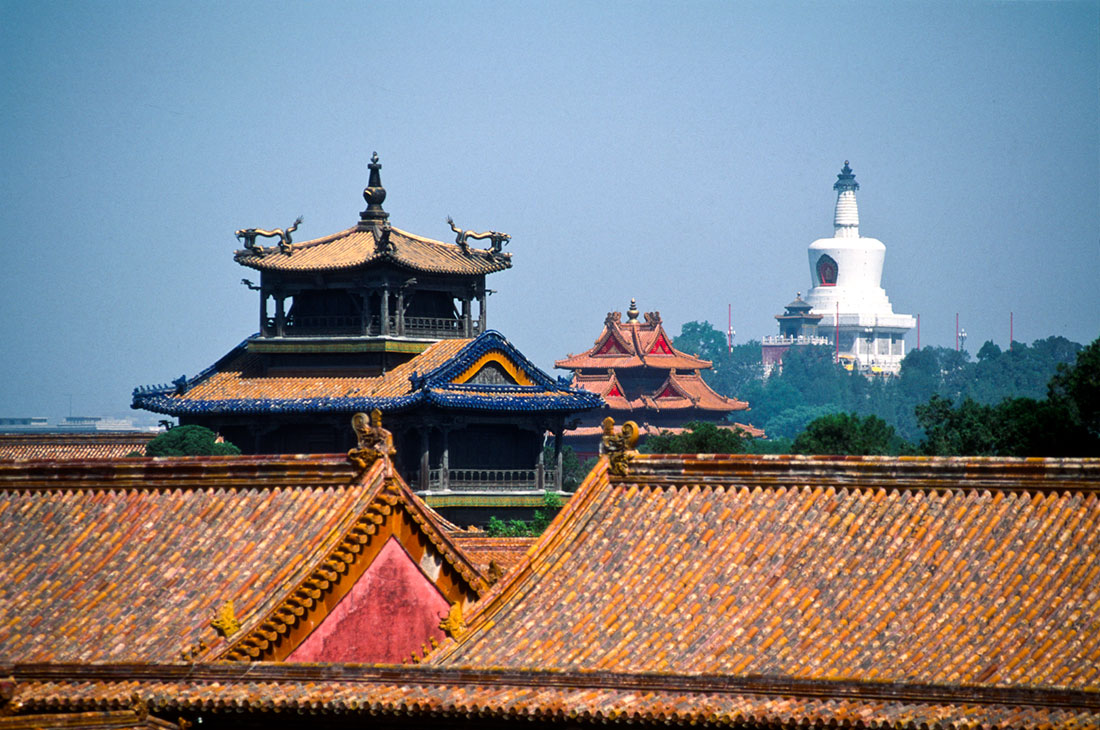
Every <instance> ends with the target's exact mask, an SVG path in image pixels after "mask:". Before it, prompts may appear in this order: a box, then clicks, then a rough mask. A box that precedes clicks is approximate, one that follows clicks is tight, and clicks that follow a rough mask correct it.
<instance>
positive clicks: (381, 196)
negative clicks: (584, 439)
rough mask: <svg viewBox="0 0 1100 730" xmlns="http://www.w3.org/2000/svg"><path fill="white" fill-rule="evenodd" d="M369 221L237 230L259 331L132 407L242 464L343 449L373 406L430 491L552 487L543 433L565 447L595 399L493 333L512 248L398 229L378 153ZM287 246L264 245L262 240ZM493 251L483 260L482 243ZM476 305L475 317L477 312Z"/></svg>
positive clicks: (137, 395)
mask: <svg viewBox="0 0 1100 730" xmlns="http://www.w3.org/2000/svg"><path fill="white" fill-rule="evenodd" d="M369 169H370V181H369V183H368V186H367V188H366V190H364V191H363V197H364V199H365V200H366V201H367V208H366V210H364V211H362V212H361V213H360V214H359V220H358V222H357V223H356V224H355V225H354V226H352V227H351V228H348V229H346V230H343V231H340V232H339V233H335V234H332V235H329V236H324V237H322V238H317V239H314V240H309V241H304V242H301V243H299V242H296V241H293V240H292V234H293V232H294V231H295V230H296V228H297V222H296V223H295V225H294V226H291V227H289V228H287V229H276V230H270V231H269V230H261V229H242V230H240V231H238V232H237V236H238V238H240V239H242V240H243V241H244V243H245V247H244V248H243V249H241V250H238V251H236V253H235V254H234V258H235V260H236V261H237V263H239V264H240V265H242V266H245V267H247V268H250V269H254V270H255V271H258V272H259V274H260V282H259V284H258V285H257V284H255V283H253V282H252V281H249V280H247V279H246V280H245V283H246V284H247V285H248V286H249V287H251V288H253V289H256V290H258V291H259V293H260V327H259V332H258V333H257V334H255V335H253V336H251V337H249V338H248V339H246V340H245V341H244V342H242V343H241V344H240V345H238V346H237V347H236V348H234V349H233V350H232V351H230V352H229V353H228V354H227V355H225V356H224V357H223V358H221V359H220V360H219V361H218V362H216V363H215V364H214V365H212V366H211V367H210V368H207V370H205V371H204V372H202V373H200V374H199V375H197V376H195V377H194V378H190V379H187V378H181V379H179V380H177V381H175V382H174V383H173V384H172V385H167V386H153V387H147V388H139V389H137V390H135V392H134V397H133V407H134V408H144V409H146V410H151V411H154V412H157V413H165V414H169V415H172V416H176V417H178V418H179V420H180V423H181V424H191V423H194V424H199V425H203V426H206V427H208V428H211V429H213V430H215V431H218V432H220V433H221V434H222V435H223V436H224V437H225V438H226V439H227V440H229V441H231V442H233V443H234V444H236V445H237V446H238V447H240V448H241V450H242V451H243V452H245V453H274V454H285V453H321V452H335V451H344V450H346V449H348V448H349V447H350V446H352V445H353V444H352V443H351V436H350V435H349V434H350V431H349V430H348V428H347V424H348V422H349V419H350V418H351V416H352V414H354V413H356V412H360V411H370V410H372V409H374V408H378V409H379V410H381V411H382V412H383V413H384V414H385V415H386V423H387V425H388V426H389V428H390V429H391V430H392V431H393V432H394V438H395V443H396V446H397V450H398V453H397V458H396V462H397V465H398V468H399V469H400V470H401V471H402V473H403V474H404V475H405V477H406V478H407V479H408V480H409V482H410V483H412V484H415V485H418V487H419V488H421V489H422V490H431V491H436V492H439V491H443V492H449V491H452V490H453V489H455V488H459V487H462V488H464V489H468V490H469V489H476V490H493V489H496V490H498V491H499V490H506V491H515V490H516V489H519V490H520V491H522V490H524V489H529V490H531V491H532V492H533V493H535V492H537V494H538V495H539V496H540V497H541V493H542V487H544V486H546V487H550V486H553V485H554V483H555V482H554V481H553V475H547V474H545V473H544V471H543V469H542V466H541V456H542V443H543V435H544V434H545V433H546V432H548V431H549V432H551V433H554V434H557V435H558V437H559V438H558V443H559V447H560V436H561V434H562V432H563V430H564V427H565V424H566V421H567V420H568V419H570V417H571V416H573V415H574V414H576V413H578V412H581V411H585V410H589V409H592V408H596V407H598V406H599V405H600V402H601V401H600V399H599V396H598V395H595V394H592V393H589V392H587V391H585V390H582V389H575V388H572V387H569V386H568V385H566V384H563V383H561V382H558V381H556V380H555V379H553V378H551V377H550V376H548V375H547V374H546V373H543V372H542V371H541V370H539V369H538V368H537V367H535V366H534V365H533V364H532V363H531V362H530V361H529V360H527V358H525V357H524V356H523V355H522V353H520V352H519V351H517V350H516V349H515V347H513V346H512V345H511V343H509V342H508V340H507V339H506V338H504V337H503V336H502V335H501V334H500V333H497V332H493V331H490V330H488V322H487V316H486V295H487V294H488V291H487V289H486V286H485V277H486V276H487V275H488V274H492V273H495V272H498V271H502V270H504V269H507V268H509V267H511V265H512V262H511V256H510V254H507V253H504V252H503V250H502V248H503V245H504V243H506V242H507V241H508V240H509V236H507V235H506V234H502V233H497V232H495V231H489V232H486V233H474V232H473V231H463V230H459V229H457V228H456V227H455V226H454V225H453V224H452V229H454V230H455V231H456V233H457V237H456V240H455V242H454V243H445V242H442V241H435V240H432V239H429V238H425V237H423V236H418V235H415V234H412V233H408V232H406V231H404V230H401V229H399V228H396V227H394V226H392V225H391V224H390V221H389V213H387V212H386V211H385V210H384V209H383V208H382V202H383V201H384V200H385V197H386V190H385V188H383V187H382V183H381V179H380V172H379V171H380V169H381V165H380V164H379V163H378V157H377V155H375V156H374V157H373V158H372V160H371V163H370V165H369ZM262 237H272V238H276V239H278V240H277V242H276V245H274V246H269V247H265V246H262V245H260V244H259V242H258V241H257V239H258V238H262ZM477 239H488V240H489V241H490V245H489V247H488V248H485V249H481V248H475V247H473V246H472V245H471V241H472V240H477ZM475 304H476V312H475Z"/></svg>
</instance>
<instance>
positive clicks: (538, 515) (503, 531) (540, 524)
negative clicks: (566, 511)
mask: <svg viewBox="0 0 1100 730" xmlns="http://www.w3.org/2000/svg"><path fill="white" fill-rule="evenodd" d="M561 507H562V501H561V497H559V496H558V495H557V494H555V493H554V492H547V493H546V494H544V495H543V498H542V509H537V510H535V514H534V516H533V517H532V519H530V520H507V521H505V520H502V519H500V518H499V517H495V516H494V517H490V518H489V524H488V525H486V527H485V533H486V534H487V535H489V537H538V536H539V535H541V534H542V532H543V530H545V529H546V528H547V526H548V525H549V524H550V522H551V521H553V519H554V517H555V515H557V514H558V512H559V511H560V510H561Z"/></svg>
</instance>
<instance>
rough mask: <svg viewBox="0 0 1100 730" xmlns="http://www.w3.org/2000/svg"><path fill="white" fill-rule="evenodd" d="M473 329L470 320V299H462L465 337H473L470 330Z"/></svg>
mask: <svg viewBox="0 0 1100 730" xmlns="http://www.w3.org/2000/svg"><path fill="white" fill-rule="evenodd" d="M472 328H473V322H472V321H471V319H470V297H463V298H462V331H463V336H465V337H472V336H473V335H472V334H471V332H470V330H471V329H472Z"/></svg>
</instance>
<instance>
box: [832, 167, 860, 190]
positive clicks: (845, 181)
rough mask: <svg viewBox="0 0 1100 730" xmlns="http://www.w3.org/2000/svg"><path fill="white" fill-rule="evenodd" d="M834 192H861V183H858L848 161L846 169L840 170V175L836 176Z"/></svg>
mask: <svg viewBox="0 0 1100 730" xmlns="http://www.w3.org/2000/svg"><path fill="white" fill-rule="evenodd" d="M833 190H836V191H837V192H843V191H845V190H859V183H857V182H856V175H855V173H854V172H852V168H851V167H849V166H848V161H847V160H845V161H844V167H842V168H841V169H840V174H839V175H837V176H836V182H835V183H834V184H833Z"/></svg>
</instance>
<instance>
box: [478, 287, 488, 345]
mask: <svg viewBox="0 0 1100 730" xmlns="http://www.w3.org/2000/svg"><path fill="white" fill-rule="evenodd" d="M488 299H489V295H488V294H487V293H486V292H485V290H484V289H482V290H481V294H480V295H479V296H478V298H477V319H478V328H477V329H478V332H477V333H478V334H479V335H482V334H485V328H486V327H487V326H488V324H489V323H488V321H487V320H486V319H485V302H486V301H488Z"/></svg>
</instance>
